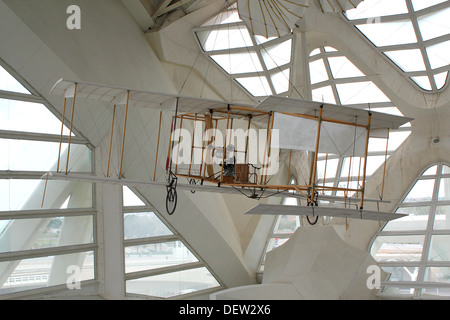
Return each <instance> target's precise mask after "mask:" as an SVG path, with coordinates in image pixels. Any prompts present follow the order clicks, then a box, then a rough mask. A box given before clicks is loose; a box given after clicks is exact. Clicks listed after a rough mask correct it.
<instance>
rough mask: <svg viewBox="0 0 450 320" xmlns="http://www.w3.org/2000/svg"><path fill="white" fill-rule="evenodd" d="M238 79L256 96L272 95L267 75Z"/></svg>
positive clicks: (237, 79)
mask: <svg viewBox="0 0 450 320" xmlns="http://www.w3.org/2000/svg"><path fill="white" fill-rule="evenodd" d="M236 81H237V82H239V83H240V84H241V85H242V86H243V87H244V88H245V89H247V90H248V91H249V92H250V93H251V94H252V95H253V96H255V97H261V96H270V95H271V94H272V90H271V89H270V86H269V82H268V81H267V79H266V77H247V78H236Z"/></svg>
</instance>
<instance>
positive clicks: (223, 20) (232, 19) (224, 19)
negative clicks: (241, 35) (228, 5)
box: [202, 10, 242, 26]
mask: <svg viewBox="0 0 450 320" xmlns="http://www.w3.org/2000/svg"><path fill="white" fill-rule="evenodd" d="M240 21H242V20H241V18H240V17H239V13H238V11H237V10H227V11H223V12H221V13H219V14H218V15H217V16H215V17H214V18H212V19H210V20H208V21H206V22H205V23H204V24H203V25H202V26H213V25H218V24H227V23H236V22H240Z"/></svg>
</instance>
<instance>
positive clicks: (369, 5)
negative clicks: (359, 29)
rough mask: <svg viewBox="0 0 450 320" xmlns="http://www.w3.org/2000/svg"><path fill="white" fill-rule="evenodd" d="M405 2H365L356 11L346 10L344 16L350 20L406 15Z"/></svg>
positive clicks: (387, 0)
mask: <svg viewBox="0 0 450 320" xmlns="http://www.w3.org/2000/svg"><path fill="white" fill-rule="evenodd" d="M407 12H408V8H407V7H406V3H405V0H365V1H363V2H361V3H360V4H359V5H358V6H357V8H356V9H351V10H347V12H346V14H345V15H346V16H347V18H348V19H350V20H355V19H365V18H376V17H383V16H389V15H395V14H402V13H407Z"/></svg>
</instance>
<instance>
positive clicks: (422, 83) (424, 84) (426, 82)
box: [411, 76, 432, 90]
mask: <svg viewBox="0 0 450 320" xmlns="http://www.w3.org/2000/svg"><path fill="white" fill-rule="evenodd" d="M411 79H412V80H413V81H414V82H415V83H416V84H417V85H418V86H419V87H421V88H422V89H424V90H431V89H432V87H431V82H430V78H428V77H427V76H420V77H411Z"/></svg>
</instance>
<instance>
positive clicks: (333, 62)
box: [328, 57, 364, 79]
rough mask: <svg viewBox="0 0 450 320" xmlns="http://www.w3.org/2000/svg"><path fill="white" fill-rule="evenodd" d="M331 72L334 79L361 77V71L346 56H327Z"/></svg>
mask: <svg viewBox="0 0 450 320" xmlns="http://www.w3.org/2000/svg"><path fill="white" fill-rule="evenodd" d="M328 63H329V64H330V68H331V72H332V74H333V77H334V78H335V79H340V78H351V77H363V76H364V73H362V72H361V71H360V70H359V69H358V68H357V67H356V66H355V65H354V64H353V63H352V62H351V61H350V60H348V59H347V57H330V58H328Z"/></svg>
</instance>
